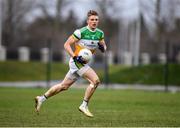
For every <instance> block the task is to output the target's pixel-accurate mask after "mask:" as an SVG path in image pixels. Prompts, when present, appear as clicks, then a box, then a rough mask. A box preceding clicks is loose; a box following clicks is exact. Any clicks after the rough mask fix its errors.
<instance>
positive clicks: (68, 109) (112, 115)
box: [0, 88, 180, 127]
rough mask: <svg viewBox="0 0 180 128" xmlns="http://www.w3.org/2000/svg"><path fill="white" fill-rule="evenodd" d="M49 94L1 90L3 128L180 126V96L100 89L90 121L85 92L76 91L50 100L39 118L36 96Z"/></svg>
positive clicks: (0, 104) (92, 105)
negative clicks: (83, 110) (81, 109)
mask: <svg viewBox="0 0 180 128" xmlns="http://www.w3.org/2000/svg"><path fill="white" fill-rule="evenodd" d="M45 91H46V89H35V88H0V127H5V126H8V127H12V126H13V127H20V126H21V127H22V126H26V127H40V126H45V127H48V126H49V127H50V126H54V127H60V126H62V127H86V126H89V127H118V126H122V127H126V126H136V127H140V126H141V127H144V126H149V127H153V126H161V127H164V126H180V93H174V94H172V93H164V92H147V91H137V90H112V89H98V90H97V91H96V92H95V94H94V95H93V97H92V99H91V102H90V104H89V108H90V110H91V111H92V113H93V114H94V116H95V117H94V118H88V117H86V116H84V115H83V114H82V113H80V112H79V111H78V107H79V105H80V103H81V101H82V98H83V95H84V89H74V88H71V89H69V90H68V91H66V92H62V93H61V94H58V95H56V96H55V97H52V98H50V99H48V101H47V102H45V103H44V104H43V106H42V109H41V112H40V115H37V114H36V113H35V112H34V97H35V96H36V95H39V94H42V93H44V92H45Z"/></svg>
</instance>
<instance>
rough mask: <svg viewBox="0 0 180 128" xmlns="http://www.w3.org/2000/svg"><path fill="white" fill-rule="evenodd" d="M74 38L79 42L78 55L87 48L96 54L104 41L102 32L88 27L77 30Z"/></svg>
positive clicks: (76, 52) (76, 48) (77, 46)
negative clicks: (100, 42) (99, 44)
mask: <svg viewBox="0 0 180 128" xmlns="http://www.w3.org/2000/svg"><path fill="white" fill-rule="evenodd" d="M73 36H74V37H75V38H77V39H78V40H79V41H78V42H77V43H76V44H75V54H76V55H77V54H78V53H79V51H80V50H81V49H82V48H87V49H89V50H91V51H92V53H94V51H95V50H96V49H97V48H98V42H99V41H101V40H102V39H104V33H103V31H102V30H100V29H98V28H96V29H95V30H94V31H92V30H91V29H90V28H89V27H88V26H86V27H83V28H81V29H77V30H75V31H74V33H73Z"/></svg>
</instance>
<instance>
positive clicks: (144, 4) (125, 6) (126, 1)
mask: <svg viewBox="0 0 180 128" xmlns="http://www.w3.org/2000/svg"><path fill="white" fill-rule="evenodd" d="M66 1H67V2H69V4H68V5H67V6H65V7H64V8H63V11H62V15H63V16H64V17H67V16H68V14H69V11H70V10H73V12H74V14H75V15H76V16H77V17H78V19H79V22H81V21H83V20H85V18H86V13H87V11H88V10H90V9H95V10H99V8H98V7H97V6H96V4H95V1H94V0H66ZM111 1H112V2H114V3H115V4H114V9H108V8H107V9H108V12H109V15H110V16H111V17H112V18H115V19H117V18H121V19H124V20H126V21H127V20H134V19H136V18H137V17H138V15H139V10H141V13H142V14H143V15H144V18H145V20H146V22H147V23H148V24H153V20H154V18H155V4H156V0H111ZM38 2H43V3H46V6H47V8H48V12H49V14H51V15H54V14H55V3H56V0H38ZM172 2H174V3H175V7H173V8H171V7H170V6H169V5H170V4H172ZM176 3H179V4H176ZM179 5H180V0H162V7H161V9H162V12H161V13H162V14H161V15H162V17H165V18H169V15H172V14H170V10H173V9H174V14H173V15H174V16H176V17H177V16H178V17H180V13H179V10H180V6H179ZM139 7H140V8H139ZM41 15H42V12H41V10H40V9H36V10H34V11H33V12H32V13H30V15H28V16H27V17H28V20H29V21H32V20H33V19H34V18H35V17H37V16H41ZM169 20H172V18H170V19H169Z"/></svg>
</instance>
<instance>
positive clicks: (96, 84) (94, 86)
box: [92, 79, 100, 88]
mask: <svg viewBox="0 0 180 128" xmlns="http://www.w3.org/2000/svg"><path fill="white" fill-rule="evenodd" d="M92 85H93V88H97V87H98V86H99V85H100V80H99V79H96V80H94V81H93V83H92Z"/></svg>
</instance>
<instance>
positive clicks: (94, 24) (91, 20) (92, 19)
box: [87, 15, 99, 30]
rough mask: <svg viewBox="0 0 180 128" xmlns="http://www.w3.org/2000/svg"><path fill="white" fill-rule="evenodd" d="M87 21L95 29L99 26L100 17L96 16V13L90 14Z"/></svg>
mask: <svg viewBox="0 0 180 128" xmlns="http://www.w3.org/2000/svg"><path fill="white" fill-rule="evenodd" d="M87 23H88V26H89V27H90V28H91V29H92V30H94V29H96V28H97V26H98V23H99V17H98V16H95V15H92V16H90V17H89V18H88V19H87Z"/></svg>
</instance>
